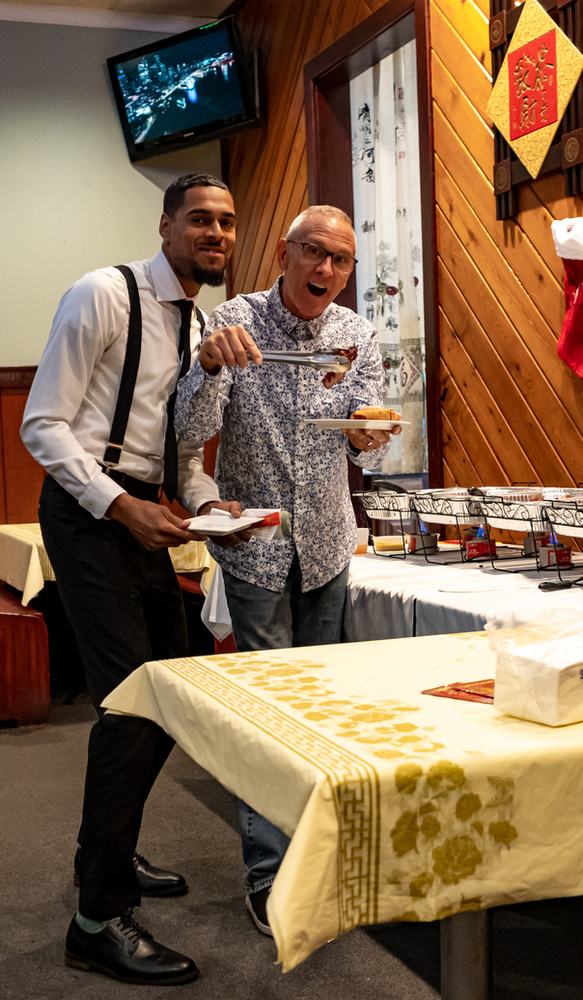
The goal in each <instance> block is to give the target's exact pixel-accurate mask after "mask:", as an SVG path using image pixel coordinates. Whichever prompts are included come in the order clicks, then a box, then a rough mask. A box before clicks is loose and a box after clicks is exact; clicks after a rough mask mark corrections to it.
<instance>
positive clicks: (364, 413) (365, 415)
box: [351, 406, 401, 420]
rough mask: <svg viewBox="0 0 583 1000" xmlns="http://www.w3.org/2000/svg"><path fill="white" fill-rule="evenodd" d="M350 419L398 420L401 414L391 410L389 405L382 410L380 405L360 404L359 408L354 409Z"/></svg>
mask: <svg viewBox="0 0 583 1000" xmlns="http://www.w3.org/2000/svg"><path fill="white" fill-rule="evenodd" d="M351 419H352V420H400V419H401V414H400V413H397V412H396V410H393V407H392V406H390V407H389V408H388V410H383V409H382V407H380V406H361V408H360V410H355V412H354V413H353V414H352V418H351Z"/></svg>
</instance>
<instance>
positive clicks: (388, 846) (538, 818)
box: [104, 632, 583, 1000]
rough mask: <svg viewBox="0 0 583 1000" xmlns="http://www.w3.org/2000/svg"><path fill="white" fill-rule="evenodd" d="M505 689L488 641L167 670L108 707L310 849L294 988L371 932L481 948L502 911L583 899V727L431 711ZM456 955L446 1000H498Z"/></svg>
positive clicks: (247, 656)
mask: <svg viewBox="0 0 583 1000" xmlns="http://www.w3.org/2000/svg"><path fill="white" fill-rule="evenodd" d="M493 676H494V656H493V653H492V652H491V651H490V649H489V646H488V641H487V638H486V637H485V635H484V633H475V632H473V633H464V634H459V635H442V636H426V637H419V638H410V639H394V640H385V641H373V642H367V643H362V644H358V645H355V644H341V645H338V646H317V647H309V648H301V649H286V650H270V651H267V652H265V651H261V652H251V653H238V654H237V653H235V654H231V655H228V656H210V657H200V658H192V657H191V658H186V659H178V660H164V661H154V662H150V663H146V664H144V665H143V666H141V667H140V668H139V669H138V670H137V671H135V672H134V673H133V674H132V675H131V676H130V677H128V678H127V679H126V680H125V681H124V682H123V683H122V684H121V685H120V686H119V687H118V688H117V689H116V690H115V691H114V692H112V694H110V695H109V696H108V698H107V699H106V700H105V702H104V706H105V707H106V708H108V709H110V710H113V711H117V712H122V713H128V714H131V715H138V716H143V717H145V718H148V719H152V720H153V721H155V722H156V723H158V724H159V725H160V726H162V728H163V729H165V730H166V731H167V732H168V733H170V735H171V736H172V737H173V738H174V739H175V740H176V741H177V743H178V744H179V745H180V746H181V747H182V748H183V749H184V750H185V751H186V752H187V753H188V754H190V755H191V756H192V757H193V758H194V759H195V760H196V761H197V762H198V763H199V764H201V765H202V766H203V767H205V768H206V769H207V770H208V771H209V772H210V773H211V774H212V775H213V776H214V777H215V778H217V779H218V780H219V781H220V782H221V783H222V784H223V785H224V786H225V787H227V788H228V789H230V790H231V791H232V792H234V793H235V794H236V795H238V796H240V797H241V798H243V799H244V800H245V801H246V802H248V803H249V804H250V805H251V806H253V808H254V809H256V810H258V811H259V812H260V813H261V814H262V815H264V816H266V817H267V818H268V819H269V820H271V821H272V822H273V823H275V824H276V825H278V826H279V827H281V829H283V830H284V831H285V832H286V833H288V834H289V835H291V836H292V841H291V845H290V847H289V850H288V852H287V854H286V856H285V859H284V861H283V864H282V866H281V868H280V871H279V873H278V875H277V878H276V880H275V883H274V886H273V891H272V893H271V895H270V897H269V901H268V915H269V920H270V924H271V926H272V929H273V932H274V937H275V941H276V944H277V948H278V954H279V959H280V960H281V961H282V963H283V969H284V971H287V970H289V969H292V968H294V966H296V965H297V964H298V963H299V962H301V961H303V960H304V959H305V958H307V957H308V956H309V955H310V954H311V953H312V952H313V951H314V950H315V949H317V948H319V947H320V946H321V945H323V944H325V942H327V941H329V940H330V939H332V938H334V937H336V936H337V935H338V934H341V933H342V932H345V931H348V930H350V929H351V928H353V927H356V926H359V925H364V924H373V923H377V922H386V921H418V920H422V921H430V920H435V919H441V920H442V921H443V924H442V928H443V927H444V926H447V927H450V928H453V929H454V930H457V929H458V928H462V930H463V929H464V928H465V929H466V930H467V929H468V927H470V930H472V928H473V929H475V919H474V918H476V919H477V918H480V919H481V918H482V917H483V916H484V914H485V913H486V912H487V909H488V908H489V907H493V906H498V905H501V904H504V903H511V902H521V901H525V900H534V899H544V898H551V897H557V896H571V895H579V894H581V893H582V892H583V853H582V852H581V850H580V847H579V841H580V798H581V791H582V790H583V723H582V724H577V725H572V726H566V727H563V728H559V729H551V728H547V727H545V726H541V725H537V724H534V723H530V722H525V721H521V720H518V719H514V718H511V717H509V716H506V715H502V714H501V713H500V712H499V711H498V710H497V709H496V708H495V707H493V706H492V705H489V704H478V703H470V702H465V701H453V700H449V699H445V698H437V697H432V696H431V695H424V694H422V693H421V692H422V691H423V690H424V689H426V688H429V687H436V686H438V685H441V684H447V683H450V682H454V681H463V682H467V681H470V680H480V679H483V678H486V677H493ZM450 918H451V919H450ZM467 918H470V923H469V924H468V920H467ZM476 940H477V941H478V944H479V943H480V940H482V939H481V938H480V934H477V936H476ZM443 941H444V938H443V934H442V955H443V954H444V953H445V955H446V957H447V956H448V955H449V957H450V959H451V961H450V965H449V969H448V970H446V975H445V981H443V980H442V997H444V998H446V997H447V998H448V1000H459V998H462V997H470V996H471V997H472V1000H482V998H485V997H487V996H490V993H489V987H488V983H487V978H488V974H487V970H486V969H484V968H482V970H481V971H480V970H479V969H478V968H477V967H478V966H479V965H480V959H479V955H478V953H477V952H472V951H471V949H470V955H469V960H468V953H467V950H466V952H465V964H463V963H462V964H460V961H459V954H458V955H457V957H456V948H455V944H456V941H458V943H459V935H456V934H455V933H453V934H452V933H451V932H450V933H449V936H447V935H446V948H445V949H444V947H443ZM448 943H449V946H450V947H449V950H448V947H447V945H448ZM462 950H463V949H462ZM452 956H453V957H452ZM477 972H479V974H480V976H481V980H480V982H479V983H477V984H476V986H475V988H468V977H469V978H471V976H472V975H474V974H477ZM443 974H444V973H443V969H442V976H443Z"/></svg>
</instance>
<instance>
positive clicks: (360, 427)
mask: <svg viewBox="0 0 583 1000" xmlns="http://www.w3.org/2000/svg"><path fill="white" fill-rule="evenodd" d="M304 423H305V424H315V425H316V427H318V428H319V430H321V431H332V430H335V431H389V430H390V429H391V427H396V426H397V424H410V423H411V421H410V420H347V419H346V418H343V419H342V420H324V419H321V420H304Z"/></svg>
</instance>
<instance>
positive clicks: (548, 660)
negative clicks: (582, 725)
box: [486, 608, 583, 726]
mask: <svg viewBox="0 0 583 1000" xmlns="http://www.w3.org/2000/svg"><path fill="white" fill-rule="evenodd" d="M532 614H534V612H533V613H532ZM486 631H487V633H488V638H489V640H490V646H491V648H492V649H494V650H495V652H496V683H495V688H494V705H495V706H496V707H497V708H499V709H500V711H502V712H506V713H507V714H508V715H515V716H517V717H518V718H519V719H528V720H530V721H531V722H542V723H543V724H544V725H546V726H566V725H569V724H571V723H574V722H582V721H583V624H582V623H581V620H580V615H579V613H578V612H576V611H575V610H573V609H568V608H567V609H556V610H551V611H549V612H546V613H544V612H543V614H542V616H541V613H540V609H539V610H538V620H536V621H535V620H534V618H532V617H531V618H530V619H529V618H528V617H527V619H526V620H525V619H524V615H521V614H520V612H519V613H518V614H516V613H515V614H513V613H504V612H503V613H501V614H499V615H498V616H496V617H495V618H494V619H493V620H491V621H488V623H487V625H486Z"/></svg>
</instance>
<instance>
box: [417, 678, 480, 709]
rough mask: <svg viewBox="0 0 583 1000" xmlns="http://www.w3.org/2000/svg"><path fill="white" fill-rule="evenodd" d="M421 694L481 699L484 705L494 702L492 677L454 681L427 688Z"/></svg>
mask: <svg viewBox="0 0 583 1000" xmlns="http://www.w3.org/2000/svg"><path fill="white" fill-rule="evenodd" d="M421 694H432V695H434V696H435V697H436V698H455V699H456V700H457V701H481V702H482V703H483V704H484V705H493V704H494V678H493V677H488V678H486V680H483V681H468V682H464V681H454V683H453V684H443V685H442V686H441V687H435V688H427V689H426V690H425V691H422V692H421Z"/></svg>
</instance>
